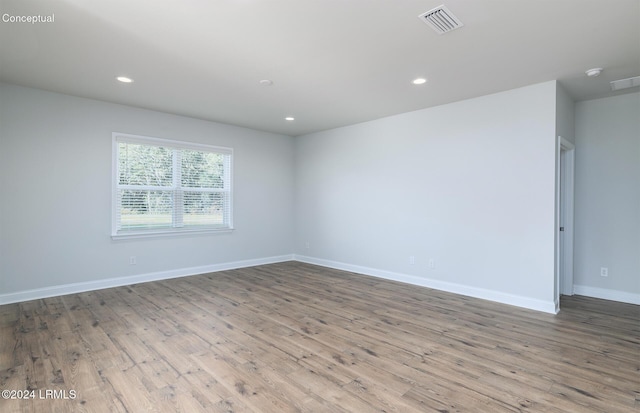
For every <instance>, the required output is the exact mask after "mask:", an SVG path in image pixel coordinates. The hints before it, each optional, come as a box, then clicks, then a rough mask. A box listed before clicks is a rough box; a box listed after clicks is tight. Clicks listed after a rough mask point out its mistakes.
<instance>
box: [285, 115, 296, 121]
mask: <svg viewBox="0 0 640 413" xmlns="http://www.w3.org/2000/svg"><path fill="white" fill-rule="evenodd" d="M284 120H288V121H289V122H292V121H294V120H296V118H294V117H293V116H287V117H286V118H284Z"/></svg>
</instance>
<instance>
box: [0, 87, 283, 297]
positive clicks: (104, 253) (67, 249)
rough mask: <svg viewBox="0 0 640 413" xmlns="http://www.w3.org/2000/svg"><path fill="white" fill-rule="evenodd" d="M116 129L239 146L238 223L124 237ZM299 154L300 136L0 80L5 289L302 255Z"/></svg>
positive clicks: (0, 275) (0, 262)
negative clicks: (116, 225) (117, 236)
mask: <svg viewBox="0 0 640 413" xmlns="http://www.w3.org/2000/svg"><path fill="white" fill-rule="evenodd" d="M114 131H115V132H124V133H131V134H138V135H145V136H154V137H159V138H166V139H175V140H186V141H193V142H199V143H206V144H212V145H219V146H228V147H232V148H233V149H234V151H235V152H234V185H235V190H234V224H235V227H236V230H235V231H234V232H232V233H228V234H218V235H199V236H186V237H180V238H158V239H143V240H120V241H112V240H111V237H110V228H111V133H112V132H114ZM293 163H294V162H293V138H291V137H288V136H280V135H274V134H270V133H265V132H259V131H255V130H250V129H245V128H240V127H235V126H229V125H223V124H217V123H212V122H206V121H201V120H196V119H191V118H186V117H180V116H175V115H170V114H165V113H159V112H154V111H149V110H142V109H136V108H132V107H126V106H121V105H115V104H110V103H105V102H99V101H94V100H88V99H82V98H77V97H71V96H66V95H61V94H56V93H50V92H45V91H41V90H36V89H30V88H24V87H19V86H13V85H7V84H0V193H1V194H2V195H1V197H0V298H2V296H3V295H4V296H5V301H7V300H10V299H11V298H7V295H10V294H11V293H16V292H23V291H25V290H33V289H40V288H47V287H51V286H59V285H66V284H70V283H91V282H97V281H100V280H104V279H108V278H113V277H125V276H133V275H140V274H150V273H155V272H167V271H171V270H178V272H180V271H182V270H183V269H185V268H192V267H197V268H200V269H202V268H206V267H207V266H212V265H217V264H223V263H233V262H238V261H245V260H256V259H269V258H270V257H278V256H281V255H283V254H289V256H290V254H291V252H292V250H293V245H292V238H293V220H292V219H291V217H292V215H293V176H294V172H293ZM130 256H136V257H137V265H135V266H130V265H129V257H130ZM174 275H175V274H174ZM96 285H98V284H96ZM36 295H37V294H36ZM27 296H28V295H27Z"/></svg>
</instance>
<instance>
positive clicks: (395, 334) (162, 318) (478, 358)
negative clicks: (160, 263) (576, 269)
mask: <svg viewBox="0 0 640 413" xmlns="http://www.w3.org/2000/svg"><path fill="white" fill-rule="evenodd" d="M561 307H562V311H561V312H560V314H558V315H550V314H544V313H539V312H535V311H529V310H524V309H519V308H516V307H511V306H507V305H501V304H496V303H491V302H488V301H483V300H478V299H473V298H469V297H463V296H458V295H454V294H448V293H444V292H439V291H435V290H430V289H426V288H421V287H415V286H410V285H405V284H400V283H395V282H391V281H385V280H380V279H376V278H372V277H367V276H362V275H357V274H353V273H348V272H342V271H337V270H331V269H327V268H322V267H316V266H312V265H308V264H303V263H298V262H287V263H281V264H273V265H265V266H260V267H253V268H247V269H241V270H233V271H225V272H219V273H214V274H205V275H201V276H193V277H186V278H180V279H173V280H168V281H159V282H151V283H145V284H138V285H132V286H128V287H119V288H112V289H106V290H100V291H93V292H88V293H82V294H73V295H67V296H62V297H55V298H47V299H43V300H34V301H29V302H24V303H19V304H10V305H4V306H0V389H2V390H14V391H15V392H14V393H17V391H24V390H27V391H28V392H30V393H31V395H35V399H19V400H14V399H8V400H5V399H0V411H1V412H136V413H137V412H143V411H144V412H189V413H194V412H403V413H411V412H441V413H443V412H497V413H500V412H608V413H614V412H640V306H634V305H630V304H621V303H615V302H610V301H603V300H597V299H591V298H585V297H567V298H564V299H563V301H562V306H561ZM47 390H48V391H49V397H47V393H46V391H47ZM52 391H56V392H57V393H55V394H54V393H52ZM72 391H73V392H75V398H74V397H71V396H73V394H72ZM14 395H17V394H14ZM23 397H24V394H23Z"/></svg>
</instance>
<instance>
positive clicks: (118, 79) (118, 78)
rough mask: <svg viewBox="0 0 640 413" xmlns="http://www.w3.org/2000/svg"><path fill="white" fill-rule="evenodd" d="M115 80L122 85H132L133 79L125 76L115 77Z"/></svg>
mask: <svg viewBox="0 0 640 413" xmlns="http://www.w3.org/2000/svg"><path fill="white" fill-rule="evenodd" d="M116 80H117V81H119V82H122V83H132V82H133V79H131V78H130V77H126V76H118V77H116Z"/></svg>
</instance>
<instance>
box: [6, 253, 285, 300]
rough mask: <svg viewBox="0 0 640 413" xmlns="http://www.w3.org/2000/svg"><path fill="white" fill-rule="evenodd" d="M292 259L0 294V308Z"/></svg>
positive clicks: (252, 261)
mask: <svg viewBox="0 0 640 413" xmlns="http://www.w3.org/2000/svg"><path fill="white" fill-rule="evenodd" d="M293 257H294V256H293V254H291V255H281V256H275V257H266V258H257V259H251V260H243V261H233V262H226V263H220V264H211V265H203V266H199V267H189V268H180V269H176V270H169V271H159V272H152V273H147V274H139V275H132V276H129V277H118V278H107V279H103V280H96V281H87V282H80V283H72V284H64V285H55V286H52V287H44V288H37V289H33V290H25V291H18V292H14V293H9V294H0V305H2V304H11V303H18V302H22V301H29V300H38V299H41V298H47V297H56V296H60V295H67V294H75V293H83V292H86V291H94V290H101V289H104V288H112V287H121V286H123V285H131V284H139V283H145V282H149V281H159V280H166V279H169V278H180V277H187V276H190V275H197V274H206V273H210V272H217V271H225V270H234V269H237V268H246V267H254V266H256V265H265V264H274V263H277V262H284V261H291V260H293V259H294V258H293Z"/></svg>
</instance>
